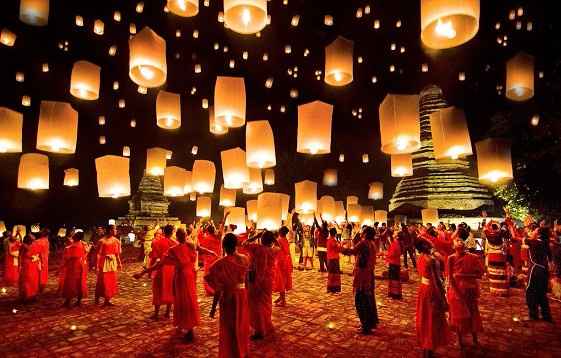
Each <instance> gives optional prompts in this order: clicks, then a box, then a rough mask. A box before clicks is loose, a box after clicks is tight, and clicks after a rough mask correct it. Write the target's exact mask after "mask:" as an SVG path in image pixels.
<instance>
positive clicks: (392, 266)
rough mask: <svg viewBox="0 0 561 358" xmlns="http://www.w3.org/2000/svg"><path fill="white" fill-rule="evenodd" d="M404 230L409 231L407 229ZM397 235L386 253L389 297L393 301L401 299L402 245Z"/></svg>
mask: <svg viewBox="0 0 561 358" xmlns="http://www.w3.org/2000/svg"><path fill="white" fill-rule="evenodd" d="M403 230H407V227H405V225H404V228H403ZM397 235H398V234H396V235H394V236H392V237H390V246H389V247H388V252H387V253H386V263H387V264H388V296H389V297H391V298H393V299H398V300H400V299H401V277H400V273H401V243H400V241H399V240H398V238H397Z"/></svg>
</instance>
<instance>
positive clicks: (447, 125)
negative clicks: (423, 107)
mask: <svg viewBox="0 0 561 358" xmlns="http://www.w3.org/2000/svg"><path fill="white" fill-rule="evenodd" d="M430 126H431V133H432V143H433V146H434V157H435V158H436V159H458V158H459V157H464V156H468V155H472V154H473V151H472V149H471V140H470V137H469V131H468V127H467V123H466V117H465V114H464V111H463V110H461V109H459V108H456V107H448V108H442V109H441V110H439V111H436V112H433V113H431V114H430Z"/></svg>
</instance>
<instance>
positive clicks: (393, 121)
mask: <svg viewBox="0 0 561 358" xmlns="http://www.w3.org/2000/svg"><path fill="white" fill-rule="evenodd" d="M379 115H380V134H381V139H382V152H384V153H386V154H403V153H413V152H414V151H416V150H417V149H419V148H420V146H421V127H420V123H419V96H418V95H399V94H388V95H387V96H386V98H384V100H383V101H382V103H380V107H379Z"/></svg>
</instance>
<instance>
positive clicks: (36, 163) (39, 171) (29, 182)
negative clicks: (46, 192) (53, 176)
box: [18, 153, 49, 190]
mask: <svg viewBox="0 0 561 358" xmlns="http://www.w3.org/2000/svg"><path fill="white" fill-rule="evenodd" d="M18 188H19V189H29V190H41V189H49V158H48V157H47V156H46V155H44V154H38V153H27V154H22V156H21V157H20V160H19V169H18Z"/></svg>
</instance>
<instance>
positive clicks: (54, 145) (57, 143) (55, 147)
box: [49, 138, 64, 152]
mask: <svg viewBox="0 0 561 358" xmlns="http://www.w3.org/2000/svg"><path fill="white" fill-rule="evenodd" d="M49 146H50V147H51V150H52V151H53V152H59V151H60V149H61V148H62V147H63V146H64V143H63V142H62V141H61V140H60V139H59V138H55V139H53V140H51V143H50V144H49Z"/></svg>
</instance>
